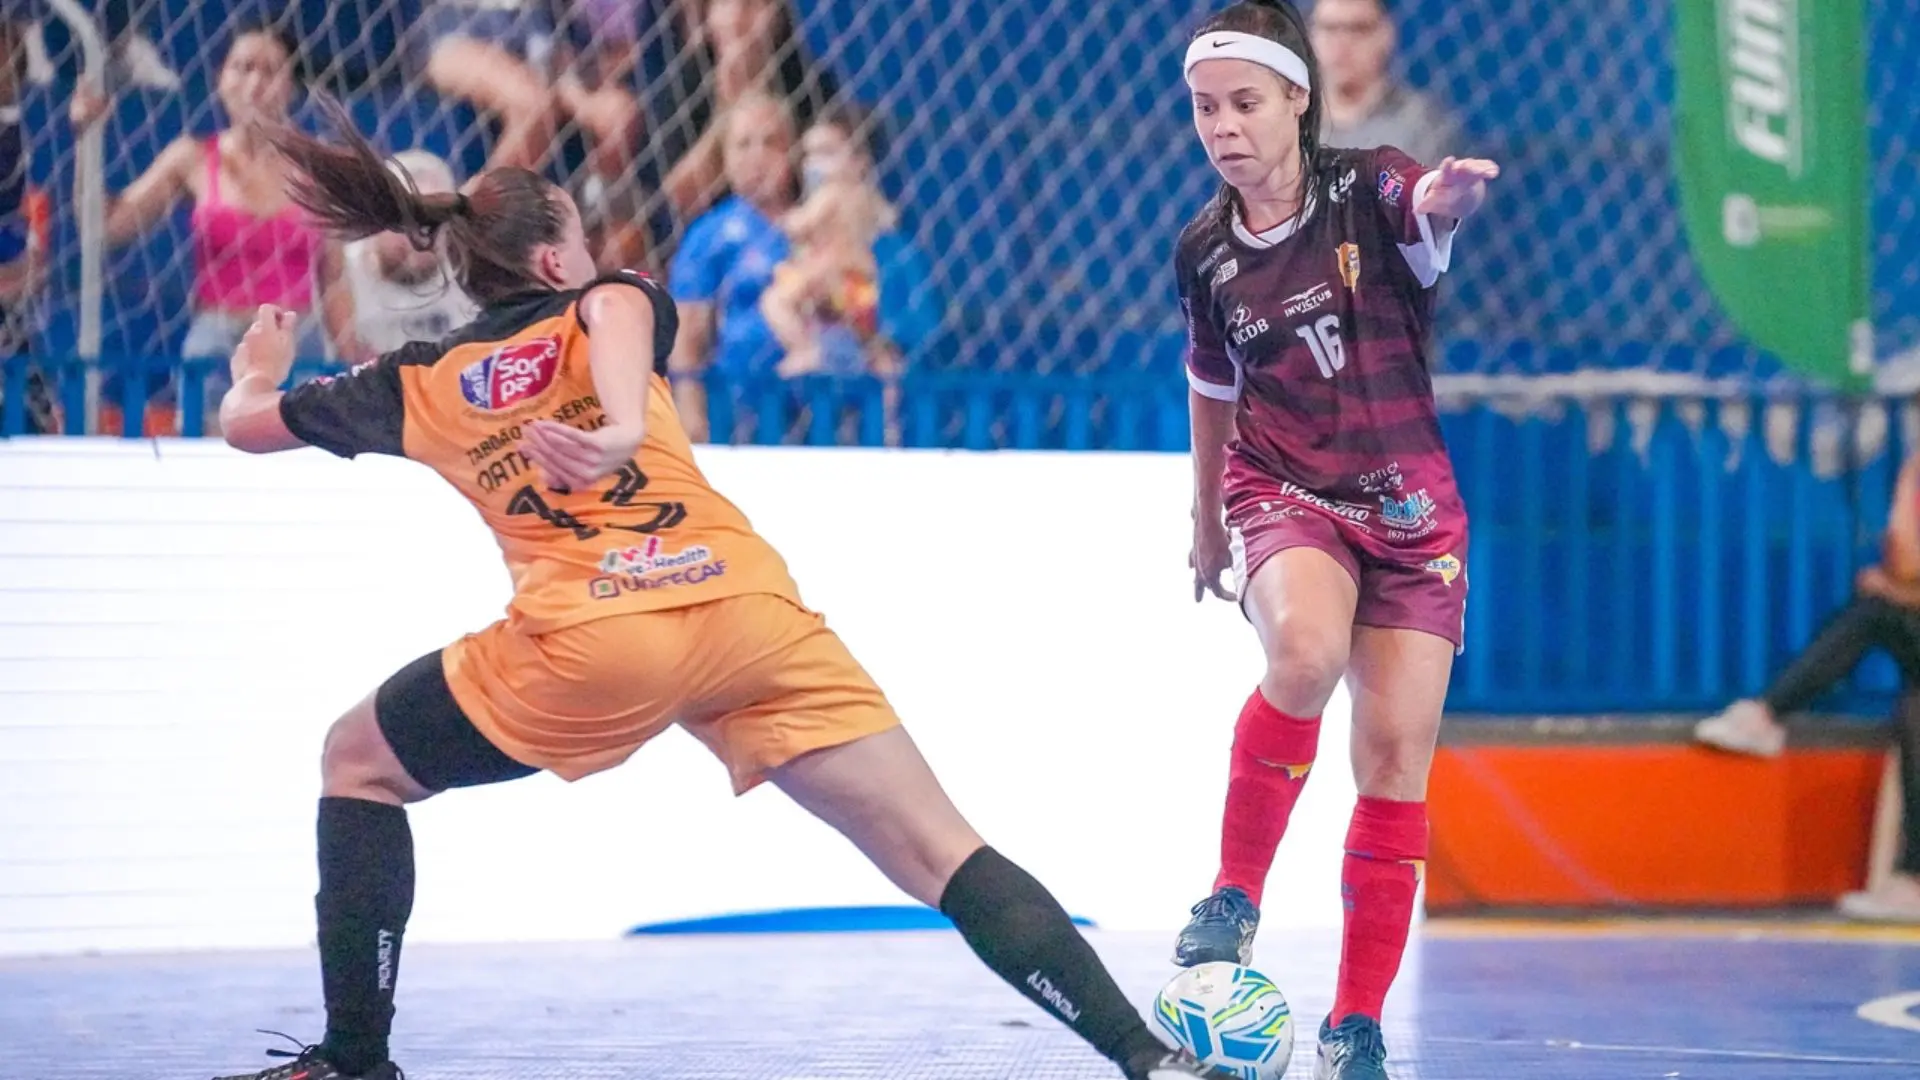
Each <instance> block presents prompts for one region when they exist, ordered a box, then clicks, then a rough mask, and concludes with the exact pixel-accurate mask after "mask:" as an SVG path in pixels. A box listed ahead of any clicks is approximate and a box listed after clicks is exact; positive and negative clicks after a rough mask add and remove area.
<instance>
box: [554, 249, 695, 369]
mask: <svg viewBox="0 0 1920 1080" xmlns="http://www.w3.org/2000/svg"><path fill="white" fill-rule="evenodd" d="M602 285H630V286H632V287H633V288H636V289H639V290H640V291H641V292H643V293H646V294H647V299H648V300H650V301H652V302H653V370H654V373H655V374H657V375H665V374H666V373H667V358H668V357H669V356H672V355H673V339H674V337H675V335H677V334H679V333H680V309H679V308H678V307H676V306H675V305H674V302H673V297H671V296H669V295H667V290H666V289H665V288H664V287H663V286H662V285H661V284H660V283H659V282H657V281H655V280H653V279H652V278H650V277H648V276H647V275H645V274H642V273H640V272H639V271H638V270H614V271H610V272H608V273H605V274H601V275H600V276H599V277H597V278H594V279H593V280H592V281H589V282H587V284H586V286H585V287H584V288H582V289H581V290H580V295H579V296H578V297H576V298H575V299H574V302H573V318H574V321H576V322H578V323H579V324H580V332H581V333H583V334H590V333H591V331H589V330H588V329H587V320H586V316H584V315H582V314H581V313H580V305H581V304H584V303H585V302H586V299H587V294H588V293H590V292H592V291H593V290H595V289H597V288H599V287H601V286H602Z"/></svg>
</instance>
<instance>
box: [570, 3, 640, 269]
mask: <svg viewBox="0 0 1920 1080" xmlns="http://www.w3.org/2000/svg"><path fill="white" fill-rule="evenodd" d="M564 21H565V27H564V32H563V33H562V34H561V38H560V40H561V43H562V53H563V63H562V64H561V65H560V70H559V73H558V75H557V77H556V78H555V79H554V82H553V92H554V99H555V101H556V102H557V103H558V105H559V107H560V109H561V111H562V112H563V113H564V114H565V115H567V116H569V117H571V118H572V119H573V121H574V122H575V123H577V124H578V125H579V126H580V128H581V129H582V130H583V131H584V132H585V133H586V135H587V142H588V147H587V162H586V172H585V176H584V177H583V179H582V182H581V183H580V184H578V185H576V188H577V190H576V192H575V198H576V200H577V201H578V202H579V204H580V211H581V215H582V223H583V224H584V225H585V226H586V228H587V231H588V239H589V241H590V243H591V246H592V248H593V250H594V253H595V255H596V257H597V258H598V259H599V261H600V266H601V268H602V269H606V270H614V269H623V268H628V267H639V266H641V265H643V264H644V263H645V262H646V259H647V254H648V248H649V247H650V244H649V242H648V229H647V222H646V210H647V206H648V202H649V200H648V199H647V198H646V197H645V193H644V192H643V191H642V190H641V188H640V183H639V175H638V162H639V157H640V147H641V145H642V142H643V139H642V136H643V134H644V132H643V129H644V127H645V122H644V120H643V112H642V110H641V106H640V97H639V90H640V87H641V85H642V84H643V82H644V78H643V76H642V71H641V68H642V48H641V45H642V35H643V33H645V32H647V31H650V30H652V29H654V27H653V26H652V25H651V15H650V12H649V10H648V3H647V0H572V2H571V3H568V4H567V5H566V8H565V11H564ZM656 181H657V177H656Z"/></svg>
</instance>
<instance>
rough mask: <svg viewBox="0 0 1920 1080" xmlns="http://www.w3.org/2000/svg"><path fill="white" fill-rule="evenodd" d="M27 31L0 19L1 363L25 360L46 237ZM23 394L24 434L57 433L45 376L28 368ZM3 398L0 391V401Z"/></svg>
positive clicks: (13, 23) (43, 276)
mask: <svg viewBox="0 0 1920 1080" xmlns="http://www.w3.org/2000/svg"><path fill="white" fill-rule="evenodd" d="M28 29H29V28H28V26H27V25H26V24H24V23H19V22H11V21H5V20H0V361H5V360H8V359H11V358H14V357H20V356H24V355H26V353H27V350H28V344H29V341H30V339H31V336H32V328H33V312H34V309H35V305H36V303H37V301H38V299H39V295H40V289H41V286H42V285H43V284H44V279H45V269H46V268H45V262H44V249H43V246H44V243H45V238H44V236H42V235H40V232H41V230H40V229H38V228H36V227H35V223H34V221H33V217H34V209H33V202H34V198H35V196H34V194H33V192H32V191H31V189H30V188H29V186H28V183H27V164H28V161H27V141H26V136H25V132H24V131H23V130H22V115H21V107H20V99H21V94H22V92H23V89H24V85H25V82H26V40H27V37H26V35H27V31H28ZM24 389H25V392H26V402H25V405H26V408H25V415H26V431H27V432H28V433H29V434H36V435H51V434H54V433H56V432H57V431H58V430H59V417H58V415H57V410H56V409H55V408H54V404H53V398H52V395H51V393H50V392H49V389H48V385H47V380H46V378H45V376H44V373H42V372H41V371H40V370H39V369H38V368H37V367H29V368H28V369H27V373H26V383H25V387H24ZM4 393H5V390H4V388H3V387H0V400H3V398H4Z"/></svg>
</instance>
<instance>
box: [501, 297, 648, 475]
mask: <svg viewBox="0 0 1920 1080" xmlns="http://www.w3.org/2000/svg"><path fill="white" fill-rule="evenodd" d="M580 321H581V322H582V323H583V324H585V326H586V328H587V365H588V367H589V368H590V369H591V371H592V373H593V391H594V395H595V396H596V397H598V398H599V399H600V407H601V408H602V409H604V410H606V414H607V422H606V423H605V424H604V425H603V426H601V427H600V428H598V429H596V430H594V431H582V430H580V429H579V428H577V427H574V426H572V425H571V424H562V423H558V422H556V421H552V420H535V421H533V422H532V423H530V424H528V425H527V429H526V431H527V437H526V454H527V457H529V458H531V459H532V460H533V462H534V464H536V465H538V466H540V468H541V470H542V472H544V473H545V474H546V478H547V486H549V487H553V488H565V489H568V490H573V491H578V490H580V489H582V488H586V487H590V486H592V485H593V484H594V483H596V482H597V481H599V480H602V479H604V478H605V477H608V476H611V475H612V474H613V473H614V472H615V471H616V470H617V469H619V468H620V466H622V465H624V464H626V463H627V462H629V461H631V460H633V455H634V454H635V452H637V451H638V450H639V449H640V443H641V440H643V439H645V438H646V435H647V384H648V379H649V377H650V376H651V373H652V371H653V304H652V301H651V300H650V298H649V297H648V296H647V295H646V294H645V293H643V292H642V291H641V290H639V289H634V288H625V287H620V288H613V287H601V288H597V289H590V290H588V292H587V294H586V295H585V296H583V297H581V298H580Z"/></svg>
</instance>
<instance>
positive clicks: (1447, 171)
mask: <svg viewBox="0 0 1920 1080" xmlns="http://www.w3.org/2000/svg"><path fill="white" fill-rule="evenodd" d="M1433 172H1434V177H1435V179H1434V181H1433V183H1432V184H1431V185H1429V186H1428V187H1427V190H1426V193H1425V194H1424V195H1422V196H1421V197H1420V201H1419V202H1418V203H1415V204H1414V207H1413V210H1414V212H1415V213H1417V214H1426V215H1428V216H1429V217H1450V218H1455V219H1459V218H1463V217H1467V216H1468V215H1470V214H1472V213H1473V212H1474V211H1475V210H1478V209H1480V204H1481V203H1483V202H1485V201H1487V181H1489V180H1493V179H1497V178H1498V177H1499V176H1500V166H1499V165H1497V164H1495V163H1493V162H1491V161H1488V160H1486V159H1485V158H1454V157H1450V158H1447V159H1446V160H1445V161H1442V162H1441V163H1440V164H1439V166H1438V167H1436V168H1435V169H1434V170H1433Z"/></svg>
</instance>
